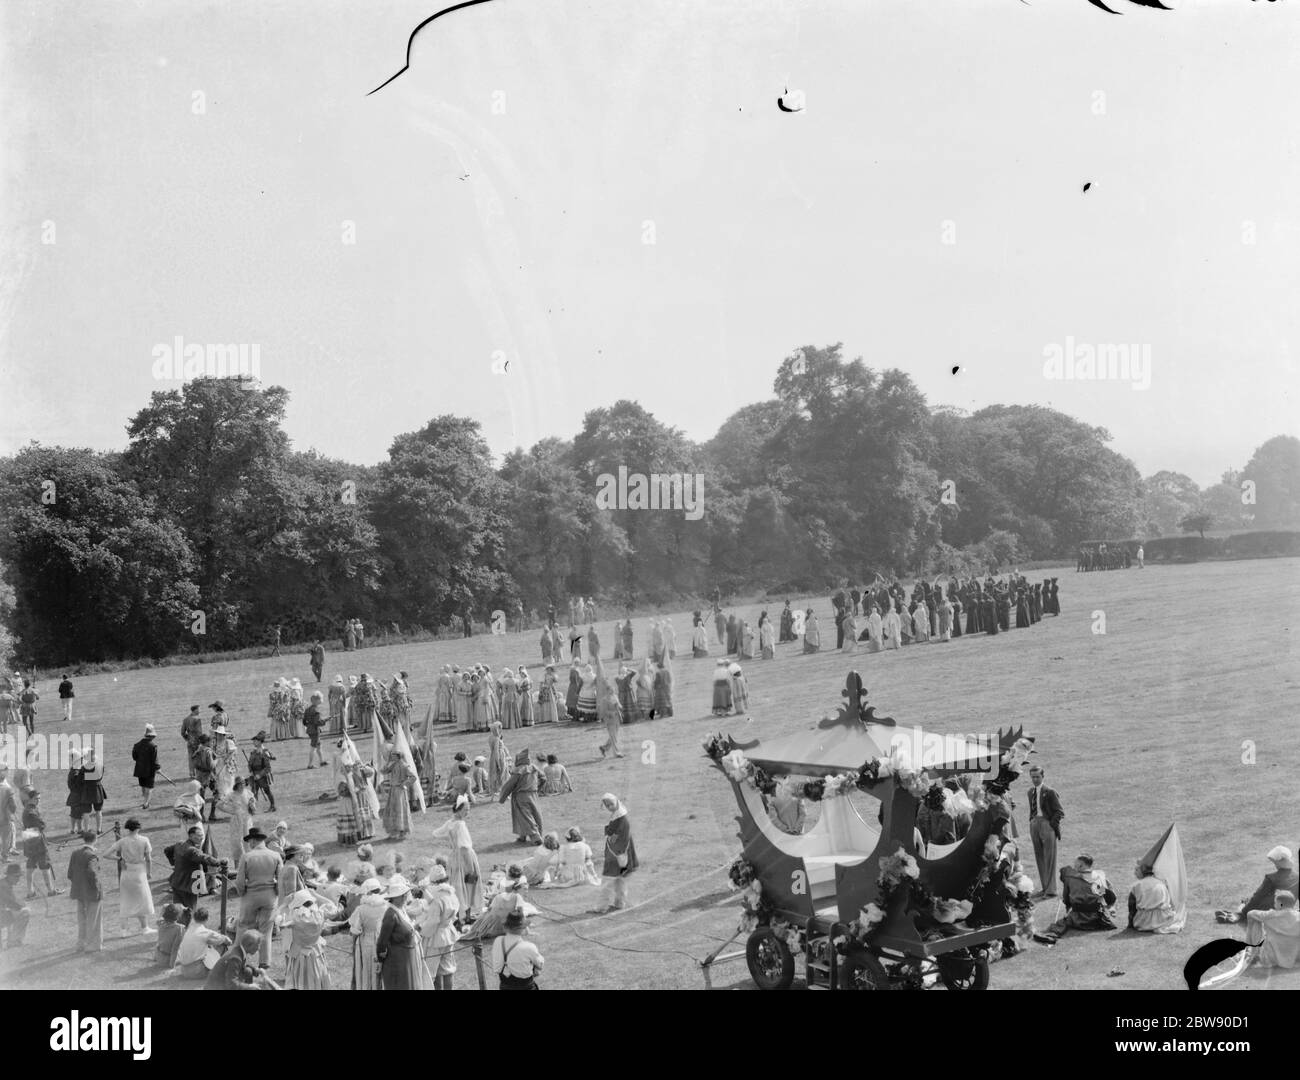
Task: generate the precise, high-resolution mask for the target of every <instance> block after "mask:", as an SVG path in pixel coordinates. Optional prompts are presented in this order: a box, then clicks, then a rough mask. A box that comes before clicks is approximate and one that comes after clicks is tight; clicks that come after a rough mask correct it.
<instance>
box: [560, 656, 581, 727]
mask: <svg viewBox="0 0 1300 1080" xmlns="http://www.w3.org/2000/svg"><path fill="white" fill-rule="evenodd" d="M581 691H582V676H581V675H580V674H579V673H578V669H577V668H576V667H570V668H569V689H568V691H567V693H566V694H565V695H564V711H565V714H566V715H567V717H568V719H570V720H576V719H577V718H578V694H579V693H581Z"/></svg>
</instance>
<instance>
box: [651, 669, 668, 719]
mask: <svg viewBox="0 0 1300 1080" xmlns="http://www.w3.org/2000/svg"><path fill="white" fill-rule="evenodd" d="M654 706H655V716H672V714H673V673H672V672H671V671H669V670H668V669H667V668H660V669H659V670H658V671H656V672H655V683H654Z"/></svg>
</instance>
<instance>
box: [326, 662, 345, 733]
mask: <svg viewBox="0 0 1300 1080" xmlns="http://www.w3.org/2000/svg"><path fill="white" fill-rule="evenodd" d="M328 694H329V709H330V724H329V734H331V735H342V734H343V707H344V705H345V704H346V703H347V699H348V688H347V687H346V686H344V685H343V676H342V675H335V676H334V681H333V682H332V683H330V685H329V690H328Z"/></svg>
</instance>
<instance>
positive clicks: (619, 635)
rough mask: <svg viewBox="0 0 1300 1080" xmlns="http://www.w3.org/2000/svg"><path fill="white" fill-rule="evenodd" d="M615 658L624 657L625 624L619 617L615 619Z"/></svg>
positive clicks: (620, 658)
mask: <svg viewBox="0 0 1300 1080" xmlns="http://www.w3.org/2000/svg"><path fill="white" fill-rule="evenodd" d="M614 659H615V660H622V659H623V624H622V623H621V622H619V621H618V620H617V619H616V620H615V621H614Z"/></svg>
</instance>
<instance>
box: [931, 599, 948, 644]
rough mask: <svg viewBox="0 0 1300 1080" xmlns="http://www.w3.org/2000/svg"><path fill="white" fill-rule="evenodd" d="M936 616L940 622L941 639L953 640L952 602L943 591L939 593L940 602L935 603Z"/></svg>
mask: <svg viewBox="0 0 1300 1080" xmlns="http://www.w3.org/2000/svg"><path fill="white" fill-rule="evenodd" d="M935 617H936V618H937V619H938V624H939V640H940V641H941V642H943V641H951V640H952V604H951V603H949V601H948V598H947V597H946V596H944V595H943V594H942V593H940V594H939V599H938V603H937V604H936V605H935Z"/></svg>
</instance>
